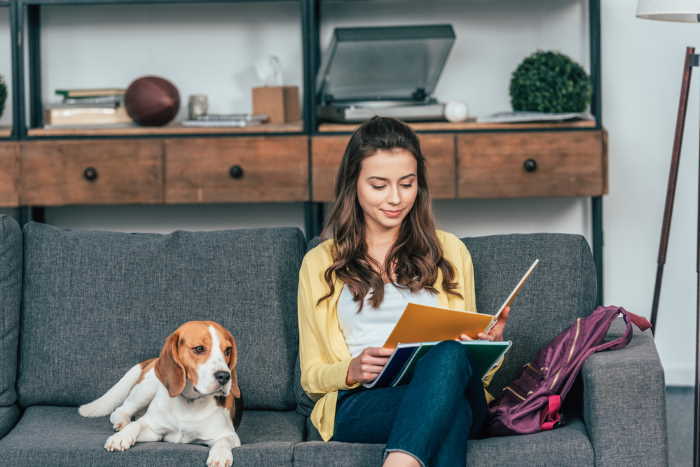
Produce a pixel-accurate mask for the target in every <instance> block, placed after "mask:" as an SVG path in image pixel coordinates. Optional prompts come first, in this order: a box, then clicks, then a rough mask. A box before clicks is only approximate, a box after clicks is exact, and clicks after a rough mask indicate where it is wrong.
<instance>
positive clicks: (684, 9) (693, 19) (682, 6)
mask: <svg viewBox="0 0 700 467" xmlns="http://www.w3.org/2000/svg"><path fill="white" fill-rule="evenodd" d="M637 17H639V18H645V19H654V20H659V21H679V22H686V23H697V22H700V1H698V0H639V1H638V3H637ZM699 64H700V56H698V55H696V54H695V48H694V47H687V48H686V52H685V60H684V62H683V80H682V81H681V95H680V101H679V103H678V116H677V118H676V132H675V136H674V139H673V152H672V157H671V170H670V172H669V175H668V186H667V189H666V205H665V207H664V218H663V224H662V227H661V240H660V242H659V256H658V261H657V268H656V282H655V284H654V301H653V304H652V309H651V326H652V330H653V332H656V315H657V312H658V308H659V295H660V293H661V281H662V279H663V273H664V264H665V263H666V248H667V247H668V238H669V233H670V231H671V217H672V215H673V201H674V198H675V194H676V181H677V180H678V165H679V164H678V163H679V161H680V156H681V143H682V142H683V128H684V126H685V115H686V109H687V107H688V91H689V88H690V76H691V73H692V70H693V67H696V66H698V65H699ZM698 183H699V185H700V181H699V182H698ZM699 193H700V192H699ZM696 256H697V260H696V261H697V262H696V272H697V285H696V287H697V288H696V303H695V306H696V317H697V323H696V327H695V410H694V414H695V417H694V418H693V420H694V422H693V466H694V467H698V462H700V454H699V453H698V449H700V391H698V389H699V384H698V383H699V382H700V367H699V366H698V363H700V343H699V341H698V337H700V199H698V229H697V245H696Z"/></svg>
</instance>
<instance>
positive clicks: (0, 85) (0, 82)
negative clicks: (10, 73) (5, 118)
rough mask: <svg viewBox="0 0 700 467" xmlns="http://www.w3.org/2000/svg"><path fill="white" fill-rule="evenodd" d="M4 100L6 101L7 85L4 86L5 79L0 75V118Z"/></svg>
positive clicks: (3, 108)
mask: <svg viewBox="0 0 700 467" xmlns="http://www.w3.org/2000/svg"><path fill="white" fill-rule="evenodd" d="M5 100H7V85H6V84H5V78H4V77H3V76H2V75H0V117H2V113H3V112H4V111H5Z"/></svg>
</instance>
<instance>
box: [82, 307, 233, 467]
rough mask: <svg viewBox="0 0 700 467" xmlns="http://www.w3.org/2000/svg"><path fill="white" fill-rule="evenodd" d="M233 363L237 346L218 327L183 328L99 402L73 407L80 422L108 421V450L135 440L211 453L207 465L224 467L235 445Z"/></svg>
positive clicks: (192, 325) (119, 448)
mask: <svg viewBox="0 0 700 467" xmlns="http://www.w3.org/2000/svg"><path fill="white" fill-rule="evenodd" d="M237 360H238V352H237V348H236V341H235V340H234V338H233V336H232V335H231V333H230V332H228V331H227V330H226V329H225V328H224V327H222V326H221V325H219V324H218V323H215V322H213V321H189V322H187V323H185V324H183V325H182V326H180V327H179V328H178V329H177V330H176V331H175V332H173V333H172V334H171V335H170V336H169V337H168V338H167V339H166V341H165V344H164V345H163V348H162V350H161V352H160V357H158V358H153V359H151V360H146V361H144V362H141V363H139V364H137V365H134V366H133V367H132V368H131V369H130V370H129V371H128V372H127V373H126V374H125V375H124V376H123V377H122V378H121V379H120V380H119V381H118V382H117V384H115V385H114V386H113V387H112V388H111V389H109V390H108V391H107V392H106V393H105V394H104V395H103V396H102V397H100V398H99V399H97V400H95V401H93V402H90V403H89V404H85V405H82V406H80V408H79V412H80V415H82V416H84V417H101V416H105V415H108V414H111V415H110V417H109V420H110V421H111V422H112V425H113V426H114V429H115V430H117V431H118V433H115V434H114V435H112V436H110V437H109V438H108V439H107V442H106V443H105V449H106V450H108V451H124V450H126V449H129V448H130V447H131V446H133V445H134V443H136V442H142V441H161V440H162V441H168V442H171V443H198V444H206V445H208V446H209V447H210V449H209V458H208V459H207V465H208V466H210V467H211V466H230V465H232V464H233V455H232V453H231V449H233V448H234V447H238V446H240V445H241V441H240V439H239V437H238V434H237V433H236V428H238V423H239V422H240V417H241V411H242V404H241V402H242V398H241V391H240V389H239V387H238V378H237V374H236V365H237ZM144 408H146V412H145V414H144V415H143V416H141V417H139V418H137V419H136V420H135V421H132V417H133V416H134V415H137V413H139V412H140V411H142V410H143V409H144Z"/></svg>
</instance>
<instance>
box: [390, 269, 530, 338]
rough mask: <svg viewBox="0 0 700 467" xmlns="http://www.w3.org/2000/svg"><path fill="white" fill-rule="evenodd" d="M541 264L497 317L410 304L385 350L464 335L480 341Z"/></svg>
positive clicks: (523, 279)
mask: <svg viewBox="0 0 700 467" xmlns="http://www.w3.org/2000/svg"><path fill="white" fill-rule="evenodd" d="M539 262H540V260H539V259H536V260H535V261H534V262H533V263H532V265H530V268H529V269H528V270H527V271H526V272H525V274H523V276H522V277H521V278H520V281H518V284H517V285H516V286H515V288H514V289H513V290H512V291H511V293H510V294H509V295H508V298H506V301H505V302H503V305H501V307H500V308H499V309H498V311H497V312H496V314H495V315H487V314H484V313H474V312H473V311H461V310H451V309H449V308H441V307H437V306H428V305H418V304H416V303H409V304H408V305H406V308H405V309H404V311H403V314H402V315H401V318H399V322H398V323H396V326H394V330H393V331H391V334H389V337H388V338H387V340H386V342H385V343H384V347H386V348H389V349H394V348H396V346H397V345H398V344H399V343H403V344H412V343H414V342H439V341H444V340H448V339H457V338H458V337H459V335H460V334H466V335H468V336H469V337H471V338H472V339H478V335H479V333H480V332H488V331H489V330H491V328H492V327H493V325H494V324H496V321H497V320H498V317H499V316H500V315H501V312H502V311H503V310H504V309H505V307H507V306H510V305H511V304H512V303H513V301H514V300H515V297H517V296H518V294H519V293H520V291H521V290H522V289H523V287H524V286H525V282H527V280H528V279H529V278H530V275H531V274H532V271H534V270H535V268H536V267H537V265H538V264H539Z"/></svg>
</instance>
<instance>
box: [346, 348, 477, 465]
mask: <svg viewBox="0 0 700 467" xmlns="http://www.w3.org/2000/svg"><path fill="white" fill-rule="evenodd" d="M486 411H487V408H486V400H485V397H484V389H483V386H482V383H481V380H480V378H479V377H472V369H471V365H470V363H469V351H468V350H467V348H466V347H465V346H463V345H462V344H459V343H458V342H454V341H445V342H441V343H439V344H437V345H436V346H435V347H434V348H432V349H431V350H430V351H429V352H428V353H426V354H425V356H423V358H422V359H421V360H420V361H419V362H418V363H417V364H416V370H415V373H414V374H413V379H412V380H411V382H410V383H409V384H406V385H403V386H397V387H393V388H392V387H389V388H379V389H365V388H362V387H360V388H356V389H352V390H349V391H340V394H339V395H338V403H337V406H336V416H335V429H334V433H333V438H332V439H333V441H346V442H351V443H384V444H386V447H385V455H386V453H388V452H392V451H402V452H406V453H408V454H411V455H412V456H413V457H414V458H416V459H417V460H418V461H419V462H420V463H421V465H423V466H428V465H430V466H464V465H466V462H467V440H468V439H469V438H470V437H477V436H478V435H479V434H480V432H481V428H482V426H483V423H484V420H485V418H486Z"/></svg>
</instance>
